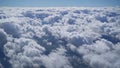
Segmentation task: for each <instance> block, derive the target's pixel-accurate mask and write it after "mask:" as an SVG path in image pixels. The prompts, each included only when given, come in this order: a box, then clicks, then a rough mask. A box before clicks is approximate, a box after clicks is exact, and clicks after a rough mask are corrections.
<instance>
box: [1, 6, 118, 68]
mask: <svg viewBox="0 0 120 68" xmlns="http://www.w3.org/2000/svg"><path fill="white" fill-rule="evenodd" d="M0 68H120V8H119V7H116V8H112V7H111V8H110V7H109V8H0Z"/></svg>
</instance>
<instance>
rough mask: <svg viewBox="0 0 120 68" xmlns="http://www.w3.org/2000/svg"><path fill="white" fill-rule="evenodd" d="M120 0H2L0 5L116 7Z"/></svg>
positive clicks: (119, 4)
mask: <svg viewBox="0 0 120 68" xmlns="http://www.w3.org/2000/svg"><path fill="white" fill-rule="evenodd" d="M116 6H120V0H97V1H96V0H91V1H87V0H74V1H72V0H61V1H60V0H44V1H41V0H40V1H39V0H31V1H29V0H11V1H9V0H4V1H3V0H0V7H116Z"/></svg>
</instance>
